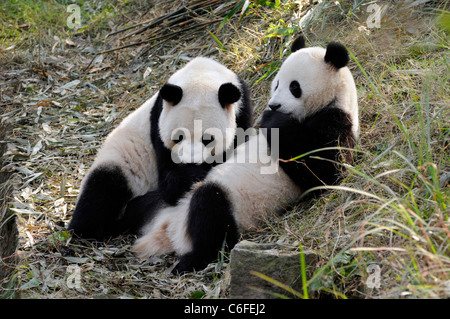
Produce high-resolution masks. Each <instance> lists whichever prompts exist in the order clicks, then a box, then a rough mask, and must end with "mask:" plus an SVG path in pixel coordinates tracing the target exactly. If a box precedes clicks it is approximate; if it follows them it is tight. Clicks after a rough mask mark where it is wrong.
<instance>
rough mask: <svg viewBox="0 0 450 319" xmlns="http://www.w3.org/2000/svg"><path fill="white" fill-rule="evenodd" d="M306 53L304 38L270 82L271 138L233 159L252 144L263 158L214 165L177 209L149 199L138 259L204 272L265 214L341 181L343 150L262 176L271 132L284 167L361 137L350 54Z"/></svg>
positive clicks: (333, 46)
mask: <svg viewBox="0 0 450 319" xmlns="http://www.w3.org/2000/svg"><path fill="white" fill-rule="evenodd" d="M304 46H305V45H304V39H303V38H302V37H299V38H298V39H297V40H296V41H294V44H293V45H292V53H291V55H290V56H289V57H288V58H287V59H286V61H285V62H284V63H283V64H282V66H281V68H280V70H279V72H278V74H277V75H276V76H275V78H274V80H273V82H272V89H271V98H270V101H269V109H268V110H266V111H264V113H263V116H262V124H261V128H263V129H266V134H264V133H263V131H264V130H261V128H260V133H259V134H258V135H255V136H251V137H250V138H249V140H248V141H247V142H246V143H245V144H241V145H240V146H239V147H237V148H236V150H235V154H234V155H235V157H236V156H237V157H239V156H247V155H245V154H246V152H247V153H248V150H249V149H255V148H254V144H258V145H259V148H258V153H259V154H254V153H253V154H248V158H247V159H248V160H247V161H246V162H245V163H241V162H238V161H235V160H234V161H231V160H228V161H227V162H225V163H223V164H221V165H218V166H215V167H214V168H213V169H212V170H211V171H210V172H209V173H208V175H207V176H206V178H205V179H204V180H203V181H201V182H198V183H196V184H195V185H194V186H193V189H192V190H191V192H190V193H188V194H187V195H186V196H185V197H184V198H182V199H181V200H180V201H179V202H178V205H176V206H171V207H168V206H167V205H163V204H161V201H157V197H158V196H159V195H158V194H157V193H152V194H149V196H153V198H152V200H154V201H152V200H149V201H148V202H147V204H148V206H147V211H153V213H151V218H149V219H148V222H147V224H146V226H145V227H144V228H143V229H142V231H141V237H139V238H138V240H137V241H136V243H135V245H134V250H135V251H136V252H137V253H138V254H139V255H141V256H143V257H148V256H152V255H155V254H160V253H166V252H171V251H175V252H176V253H177V254H179V255H181V259H180V262H179V263H178V264H177V266H176V267H175V269H174V270H175V271H178V272H185V271H191V270H193V269H197V270H199V269H202V268H204V267H205V266H206V265H207V264H208V263H210V262H212V261H213V260H215V259H216V258H217V257H218V253H219V251H220V250H221V249H222V247H223V245H224V243H225V244H226V246H227V247H228V249H231V248H232V247H233V246H234V245H235V244H236V243H237V241H238V239H239V236H240V233H241V232H243V231H245V230H248V229H251V228H252V227H254V226H256V225H257V224H258V222H259V221H260V220H261V219H263V218H264V216H266V215H267V214H269V213H272V212H276V211H280V210H283V209H286V208H288V207H289V206H291V205H293V204H295V203H296V201H298V199H299V196H300V195H301V194H302V193H303V192H305V191H307V190H308V189H311V188H312V187H315V186H320V185H330V184H334V183H336V182H337V181H338V180H339V178H340V176H341V166H342V165H339V164H337V163H336V162H340V161H341V155H342V154H344V155H346V156H345V160H346V161H347V162H349V161H351V156H350V155H351V154H349V153H346V151H345V150H338V149H331V150H330V149H329V150H325V151H320V152H317V153H314V154H311V156H305V157H303V158H301V159H299V160H297V161H279V162H278V163H279V168H281V169H278V171H277V172H276V173H274V174H261V167H262V166H263V163H267V161H266V159H265V158H264V156H265V155H264V154H266V153H267V152H266V151H267V149H271V147H272V150H273V146H274V145H273V142H272V131H271V129H273V128H278V134H279V158H280V159H284V160H289V159H291V158H294V157H296V156H298V155H301V154H305V153H307V152H309V151H313V150H316V149H321V148H324V147H328V148H330V147H338V146H340V147H343V148H352V147H354V145H355V141H356V139H357V137H358V131H359V128H358V125H359V124H358V105H357V96H356V87H355V84H354V81H353V77H352V75H351V73H350V70H349V69H348V68H347V67H346V64H347V63H348V61H349V57H348V52H347V50H346V49H345V47H344V46H343V45H341V44H339V43H330V44H329V45H328V46H327V48H326V49H324V48H320V47H311V48H305V47H304ZM275 142H276V141H275ZM243 154H244V155H243ZM313 156H315V157H313ZM252 157H253V158H252ZM316 157H321V158H323V159H322V160H321V159H317V158H316ZM255 159H256V161H255ZM264 165H265V164H264Z"/></svg>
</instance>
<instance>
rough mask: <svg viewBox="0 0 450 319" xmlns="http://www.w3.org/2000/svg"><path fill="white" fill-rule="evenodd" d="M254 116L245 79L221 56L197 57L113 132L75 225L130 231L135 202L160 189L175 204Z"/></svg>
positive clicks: (86, 184)
mask: <svg viewBox="0 0 450 319" xmlns="http://www.w3.org/2000/svg"><path fill="white" fill-rule="evenodd" d="M251 122H252V103H251V100H250V96H249V92H248V88H247V86H246V84H245V83H244V81H243V80H241V79H240V78H239V77H238V76H237V75H236V74H235V73H234V72H232V71H231V70H229V69H227V68H226V67H225V66H223V65H222V64H220V63H218V62H216V61H214V60H211V59H208V58H203V57H199V58H195V59H193V60H192V61H190V62H189V63H188V64H187V65H186V66H185V67H184V68H182V69H180V70H178V71H177V72H175V73H174V74H173V75H172V76H171V77H170V78H169V80H168V81H167V83H166V84H165V85H164V86H163V87H162V88H161V89H160V90H159V92H158V93H157V94H155V95H154V96H153V97H152V98H150V99H149V100H148V101H146V102H145V103H144V104H143V105H142V106H140V107H139V108H138V109H136V110H135V111H134V112H133V113H131V114H130V115H129V116H127V117H126V118H125V119H124V120H123V121H122V122H121V124H120V125H119V126H118V127H117V128H116V129H114V130H113V131H112V132H111V133H110V134H109V135H108V137H107V138H106V140H105V142H104V144H103V146H102V147H101V149H100V150H99V152H98V154H97V157H96V159H95V161H94V163H93V165H92V167H91V168H90V170H89V171H88V173H87V174H86V176H85V178H84V180H83V182H82V187H81V190H80V195H79V198H78V202H77V205H76V208H75V211H74V214H73V217H72V220H71V222H70V224H69V227H68V228H69V229H70V230H72V231H73V233H74V234H75V235H77V236H78V237H82V238H89V239H96V240H104V239H106V238H108V237H110V236H114V235H118V233H121V232H122V231H124V230H126V229H123V227H122V222H121V220H122V218H123V217H124V216H123V215H124V212H126V207H127V204H128V203H129V201H130V200H132V199H134V198H137V197H139V196H141V195H144V194H145V193H147V192H149V191H152V190H155V189H159V190H160V194H161V198H162V200H164V201H166V202H167V203H169V204H175V203H176V201H177V200H178V199H179V198H180V197H181V196H182V195H183V194H184V193H185V192H186V191H189V189H190V188H191V186H192V184H193V183H194V182H196V181H199V180H201V179H202V178H204V177H205V176H206V174H207V172H208V170H209V169H210V168H211V167H212V166H213V164H214V162H215V160H217V159H218V160H219V161H218V162H220V163H223V158H224V156H225V155H226V153H227V151H228V150H230V149H231V151H232V150H233V149H234V143H235V132H236V129H237V128H242V129H247V128H249V127H251V125H252V123H251ZM228 153H229V152H228ZM220 160H221V161H220ZM131 218H132V217H131Z"/></svg>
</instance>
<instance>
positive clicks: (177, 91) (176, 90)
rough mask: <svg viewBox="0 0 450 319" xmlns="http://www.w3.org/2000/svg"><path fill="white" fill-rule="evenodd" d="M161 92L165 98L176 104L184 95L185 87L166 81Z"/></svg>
mask: <svg viewBox="0 0 450 319" xmlns="http://www.w3.org/2000/svg"><path fill="white" fill-rule="evenodd" d="M159 94H160V95H161V97H162V98H163V100H165V101H167V102H170V103H172V106H175V105H177V104H178V102H180V101H181V98H182V97H183V89H182V88H181V87H179V86H178V85H174V84H169V83H166V84H164V85H163V87H162V88H161V90H159Z"/></svg>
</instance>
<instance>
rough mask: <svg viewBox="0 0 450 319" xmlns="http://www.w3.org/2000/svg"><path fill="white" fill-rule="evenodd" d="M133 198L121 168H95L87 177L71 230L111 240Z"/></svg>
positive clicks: (82, 234)
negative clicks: (128, 203)
mask: <svg viewBox="0 0 450 319" xmlns="http://www.w3.org/2000/svg"><path fill="white" fill-rule="evenodd" d="M131 198H132V191H131V189H130V187H129V186H128V181H127V179H126V178H125V175H124V174H123V172H122V170H121V168H120V167H119V166H104V167H99V168H96V169H94V170H93V171H92V172H91V173H90V174H89V176H88V177H87V180H86V182H85V185H84V187H83V190H82V193H81V194H80V196H79V197H78V202H77V205H76V208H75V211H74V213H73V216H72V220H71V221H70V224H69V227H68V229H69V230H71V231H72V232H73V233H74V235H76V236H77V237H81V238H85V239H95V240H105V239H108V238H109V237H111V236H113V235H115V234H114V233H115V232H116V228H117V223H118V222H119V221H118V219H119V217H120V215H121V214H122V213H123V212H124V210H125V207H126V205H127V202H128V201H129V200H130V199H131Z"/></svg>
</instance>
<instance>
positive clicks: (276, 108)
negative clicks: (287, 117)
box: [269, 104, 281, 111]
mask: <svg viewBox="0 0 450 319" xmlns="http://www.w3.org/2000/svg"><path fill="white" fill-rule="evenodd" d="M269 107H270V109H271V110H272V111H276V110H278V109H279V108H280V107H281V104H269Z"/></svg>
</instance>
